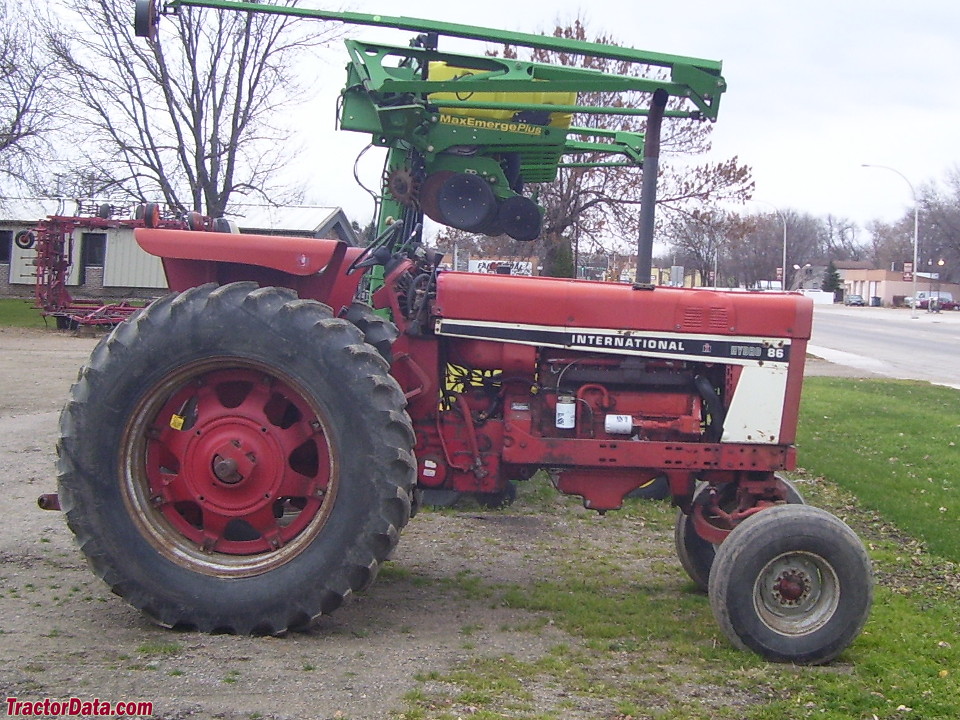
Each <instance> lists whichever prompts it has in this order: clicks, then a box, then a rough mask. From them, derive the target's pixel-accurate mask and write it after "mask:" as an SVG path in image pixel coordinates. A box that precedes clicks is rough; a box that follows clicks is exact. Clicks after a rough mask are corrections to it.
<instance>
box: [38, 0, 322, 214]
mask: <svg viewBox="0 0 960 720" xmlns="http://www.w3.org/2000/svg"><path fill="white" fill-rule="evenodd" d="M65 2H66V3H67V5H68V6H69V8H70V9H71V10H72V11H73V12H74V13H75V14H76V21H75V22H74V23H73V24H72V25H71V27H70V28H69V29H63V28H60V29H56V30H51V32H49V33H48V37H49V40H50V44H51V47H52V48H53V51H54V53H55V55H56V58H57V60H58V63H59V67H60V69H61V70H62V73H63V79H64V81H65V82H67V83H69V84H70V86H71V89H72V91H73V94H74V95H75V97H76V98H77V108H76V112H75V113H74V115H73V123H72V125H73V128H74V130H75V131H76V132H77V136H78V138H82V140H78V142H77V143H76V147H77V152H78V154H79V157H78V162H77V163H76V167H77V168H78V169H79V170H80V171H81V172H82V173H84V175H85V176H86V177H101V178H103V187H102V188H101V191H102V192H104V193H106V192H109V193H111V194H118V193H119V194H123V195H126V196H129V197H132V198H136V199H140V198H151V197H153V198H155V197H157V196H160V197H162V198H163V200H164V202H165V203H166V204H167V205H168V206H169V207H170V208H173V209H176V210H180V211H183V210H196V211H201V212H205V213H206V214H208V215H212V216H215V217H216V216H220V215H222V214H223V213H224V212H225V211H226V209H227V207H228V205H229V203H230V200H231V198H232V197H233V195H234V194H239V195H249V194H254V195H258V196H260V198H261V199H263V200H266V201H268V202H272V201H290V200H291V199H292V198H291V192H293V189H292V188H291V187H289V186H288V185H285V184H284V183H285V182H289V181H288V180H285V179H283V178H281V177H280V176H279V175H278V171H279V170H280V169H281V168H282V167H283V165H284V163H285V162H286V160H287V159H288V157H289V155H291V154H292V153H291V152H289V151H288V149H287V148H288V147H289V143H288V139H289V136H290V131H289V130H288V129H287V128H285V127H284V124H283V119H284V118H287V117H289V115H290V107H291V104H292V103H293V102H294V101H295V99H296V98H297V96H298V94H302V88H301V87H300V85H299V84H298V82H297V80H296V78H295V59H296V58H297V57H298V56H300V55H301V54H302V53H303V51H305V50H307V49H309V48H312V47H315V46H317V45H320V44H323V43H325V42H327V41H328V40H330V39H331V38H332V37H334V36H335V35H336V34H337V32H335V31H334V30H332V29H331V26H329V25H327V24H321V23H317V22H306V21H303V20H298V19H296V18H291V17H288V16H283V15H273V14H259V13H240V12H236V11H220V10H211V9H196V8H181V9H180V10H179V12H178V14H177V15H176V16H175V17H173V18H164V19H163V20H162V22H161V27H160V41H159V42H149V41H147V40H144V39H141V38H136V37H134V36H133V25H132V13H133V10H132V3H130V2H127V1H125V0H65ZM284 4H287V5H295V4H297V0H286V2H285V3H284Z"/></svg>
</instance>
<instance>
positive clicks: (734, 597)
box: [710, 505, 873, 665]
mask: <svg viewBox="0 0 960 720" xmlns="http://www.w3.org/2000/svg"><path fill="white" fill-rule="evenodd" d="M872 601H873V574H872V570H871V566H870V559H869V557H868V556H867V552H866V550H865V549H864V547H863V543H861V542H860V539H859V538H858V537H857V536H856V534H855V533H854V532H853V531H852V530H851V529H850V528H849V527H847V525H846V524H845V523H844V522H843V521H842V520H840V519H839V518H837V517H834V516H833V515H831V514H830V513H828V512H826V511H825V510H821V509H819V508H815V507H810V506H809V505H780V506H777V507H773V508H769V509H767V510H763V511H761V512H759V513H757V514H756V515H754V516H752V517H750V518H748V519H747V520H745V521H744V522H743V523H741V524H740V525H738V526H737V527H736V528H735V529H734V530H733V532H731V533H730V535H729V536H728V537H727V539H726V540H724V541H723V543H721V544H720V546H719V547H718V548H717V556H716V559H715V560H714V563H713V569H712V570H711V572H710V607H711V608H712V610H713V614H714V617H715V618H716V619H717V622H718V624H719V625H720V628H721V629H722V630H723V632H724V634H725V635H726V636H727V637H728V638H729V639H730V641H731V642H732V643H733V644H734V645H736V646H737V647H740V648H742V649H745V650H752V651H753V652H756V653H757V654H759V655H761V656H762V657H764V658H766V659H767V660H772V661H774V662H788V663H796V664H798V665H819V664H822V663H826V662H830V661H831V660H833V659H834V658H836V657H837V655H839V654H840V653H841V652H842V651H843V650H844V649H845V648H846V647H847V646H848V645H850V643H851V642H853V640H854V639H855V638H856V637H857V635H859V634H860V631H861V630H862V629H863V625H864V623H865V622H866V621H867V616H868V615H869V613H870V606H871V603H872Z"/></svg>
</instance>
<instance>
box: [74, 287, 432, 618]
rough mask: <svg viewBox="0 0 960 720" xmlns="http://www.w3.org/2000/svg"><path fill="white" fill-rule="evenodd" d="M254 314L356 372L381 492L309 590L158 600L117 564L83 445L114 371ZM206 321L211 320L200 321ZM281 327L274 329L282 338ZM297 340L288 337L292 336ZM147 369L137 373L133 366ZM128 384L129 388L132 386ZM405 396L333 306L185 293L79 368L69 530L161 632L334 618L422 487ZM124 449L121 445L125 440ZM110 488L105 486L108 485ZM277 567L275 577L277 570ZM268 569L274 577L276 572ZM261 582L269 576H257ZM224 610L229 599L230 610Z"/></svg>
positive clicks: (250, 290) (220, 291) (153, 308)
mask: <svg viewBox="0 0 960 720" xmlns="http://www.w3.org/2000/svg"><path fill="white" fill-rule="evenodd" d="M211 317H213V318H220V317H222V318H228V319H232V320H238V319H241V318H243V317H246V318H248V321H249V322H250V323H251V324H252V325H251V326H252V327H260V326H263V327H270V326H273V327H280V328H282V329H283V330H282V331H276V332H282V334H283V336H284V337H283V338H279V339H278V344H280V345H282V344H283V342H282V341H283V340H290V342H291V343H293V344H296V345H297V347H296V348H291V347H287V348H282V347H281V348H279V349H278V350H277V352H279V353H281V357H282V356H283V353H290V352H293V351H294V349H297V350H301V351H302V349H303V348H309V349H310V350H311V351H316V352H317V353H319V355H320V357H318V358H316V359H315V360H311V362H315V363H316V364H317V366H318V367H317V370H318V371H322V368H323V367H324V366H327V367H329V366H332V365H334V364H336V365H340V366H345V367H348V368H349V372H350V374H351V380H350V381H351V383H352V384H354V385H355V386H356V387H358V388H361V389H362V392H363V394H364V396H365V397H368V398H369V407H368V408H367V412H366V420H365V422H367V423H370V427H371V432H372V433H376V434H377V435H378V436H379V437H382V438H383V439H384V442H383V443H380V444H378V446H377V448H372V449H371V455H370V456H369V457H368V458H367V459H366V462H367V464H368V465H369V466H370V467H371V468H372V470H371V474H373V473H374V472H375V473H376V475H377V477H378V478H379V481H378V482H377V485H376V488H377V490H376V492H377V493H378V495H379V497H378V498H377V500H376V502H375V503H373V508H372V509H370V510H369V511H368V513H367V514H366V515H365V516H364V517H362V518H359V519H358V522H360V523H361V525H362V527H361V528H360V529H359V530H358V532H357V539H358V541H357V542H356V543H355V544H354V545H352V546H351V547H350V548H349V549H348V550H347V551H346V554H345V560H344V561H343V563H342V567H341V568H340V569H339V571H338V572H331V573H329V576H328V577H323V578H321V577H317V578H313V579H312V580H313V581H314V582H312V583H302V585H303V587H302V588H301V590H302V591H301V592H296V593H291V592H286V593H283V592H278V593H277V595H276V602H274V603H271V604H270V605H271V606H270V607H262V608H260V609H258V610H256V611H249V610H246V611H242V612H236V611H231V610H230V609H229V608H224V609H223V610H222V611H220V612H217V611H212V610H210V609H209V607H208V608H207V609H204V610H197V609H195V608H193V607H190V606H187V604H186V603H183V602H177V601H176V600H174V599H171V597H162V596H160V595H159V594H158V593H157V592H155V591H154V590H152V589H150V588H148V587H146V586H145V584H144V583H141V582H138V578H137V572H134V571H132V570H131V569H130V568H129V567H128V566H127V563H129V562H131V560H130V559H129V558H124V557H121V556H120V554H119V553H118V551H117V548H116V547H112V545H115V543H112V542H111V538H110V535H111V532H112V530H111V528H109V527H104V521H103V515H102V514H101V513H100V509H99V507H98V506H99V505H100V504H101V503H103V502H104V500H103V498H102V497H101V496H100V492H99V491H98V489H97V484H98V482H97V476H98V475H99V474H103V472H104V469H103V468H99V467H91V466H90V462H89V457H91V455H90V454H89V453H85V450H84V448H85V447H86V446H87V444H88V443H90V442H91V441H92V439H93V438H94V437H95V436H98V435H100V434H101V433H102V431H104V430H106V431H107V432H109V429H105V428H92V427H91V423H92V422H94V421H95V420H96V417H97V415H98V413H99V412H100V411H99V410H98V408H99V407H100V406H101V404H102V403H104V402H105V401H106V398H105V395H106V394H107V393H108V392H109V389H110V386H111V385H114V384H115V382H116V376H117V374H118V372H123V371H124V368H128V369H127V370H126V372H127V373H128V374H129V373H133V376H134V377H135V376H136V375H137V374H138V373H140V374H145V375H146V374H148V373H149V370H148V368H143V367H142V366H143V365H144V364H145V363H146V359H145V358H144V357H143V353H144V352H148V351H145V350H143V349H142V348H143V346H144V344H145V342H144V339H145V338H151V339H152V340H148V341H147V343H146V344H149V345H151V347H155V346H156V344H157V342H158V341H157V338H158V337H161V338H162V337H164V336H169V337H174V336H175V335H176V334H177V333H186V335H187V336H188V337H190V336H199V334H200V333H201V331H202V329H203V328H204V327H209V326H210V321H209V320H207V321H205V320H204V318H211ZM204 323H206V325H205V324H204ZM276 332H275V333H274V334H275V335H276ZM288 336H292V337H293V339H292V340H291V339H290V337H288ZM133 367H136V368H139V369H129V368H133ZM130 382H133V380H131V381H130ZM404 408H405V400H404V397H403V394H402V392H401V391H400V389H399V387H398V386H397V384H396V382H395V381H393V379H392V378H391V377H390V376H389V375H387V373H386V363H385V362H384V360H383V358H382V357H381V355H380V353H379V352H378V351H377V350H375V349H374V348H373V347H371V346H370V345H369V344H367V343H365V342H364V340H363V336H362V335H361V333H360V332H359V331H358V330H357V328H355V327H354V326H353V325H352V324H350V323H349V322H347V321H344V320H338V319H335V318H333V317H331V311H330V309H329V308H328V307H326V306H324V305H322V304H320V303H316V302H313V301H306V300H300V299H298V298H297V296H296V295H295V293H293V292H292V291H289V290H286V289H278V288H259V287H258V286H257V285H256V284H255V283H245V282H241V283H232V284H230V285H225V286H222V287H219V286H216V285H204V286H200V287H195V288H192V289H190V290H187V291H185V292H183V293H180V294H174V295H168V296H166V297H164V298H162V299H160V300H158V301H156V302H154V303H152V304H151V305H150V306H149V307H148V308H146V309H145V310H144V311H143V312H141V313H139V314H137V315H136V316H134V317H132V318H130V319H129V320H128V321H127V322H125V323H122V324H121V325H119V326H117V328H115V329H114V331H113V332H112V333H111V334H110V335H108V336H107V337H105V338H104V339H103V340H102V341H101V342H100V343H99V345H98V346H97V347H96V349H95V350H94V351H93V353H92V355H91V357H90V360H89V362H88V364H87V365H86V366H85V367H84V368H83V369H82V370H81V371H80V373H79V376H78V380H77V382H76V384H74V386H73V387H72V389H71V393H70V398H69V400H68V402H67V404H66V406H65V407H64V409H63V411H62V413H61V417H60V440H59V442H58V445H57V454H58V461H57V469H58V478H59V492H60V498H61V505H62V507H63V510H64V513H65V515H66V519H67V524H68V526H69V528H70V529H71V531H72V532H73V533H74V535H75V536H76V541H77V543H78V545H79V547H80V549H81V551H82V552H83V553H84V555H85V556H86V557H87V559H88V561H89V564H90V565H91V567H92V568H93V571H94V572H95V574H96V575H97V576H98V577H100V578H101V579H102V580H103V581H104V582H105V583H106V584H107V585H108V586H109V587H110V589H111V590H112V591H113V592H114V593H116V594H117V595H119V596H121V597H123V598H125V599H126V600H127V601H128V602H129V603H130V604H132V605H133V606H135V607H137V608H139V609H140V610H141V611H143V612H144V613H145V614H146V615H148V616H150V617H151V619H153V620H154V621H155V622H157V623H158V624H160V625H164V626H170V627H172V626H184V627H191V628H196V629H198V630H201V631H205V632H229V633H238V634H279V633H283V632H285V631H287V630H288V629H297V628H302V627H305V626H307V625H309V624H310V623H311V622H312V621H313V620H315V619H316V618H317V617H318V616H319V615H321V614H326V613H329V612H332V611H333V610H335V609H336V608H337V607H339V606H340V605H341V604H342V602H343V601H344V599H345V598H346V597H347V596H349V595H350V594H351V593H353V592H357V591H360V590H362V589H364V588H365V587H367V586H368V585H369V584H370V583H371V582H372V581H373V579H374V578H375V577H376V575H377V571H378V569H379V566H380V564H381V563H382V562H383V561H384V560H385V559H386V558H387V556H388V555H389V553H390V552H391V551H392V550H393V548H394V546H395V545H396V544H397V541H398V539H399V535H400V530H401V529H402V528H403V527H404V526H405V525H406V523H407V521H408V520H409V517H410V496H411V492H412V490H413V486H414V482H415V472H416V464H415V461H414V458H413V453H412V448H413V445H414V442H415V440H414V433H413V428H412V425H411V422H410V419H409V417H408V415H407V413H406V412H405V410H404ZM117 442H118V443H119V441H117ZM101 485H102V483H101ZM270 572H271V573H272V572H275V571H270ZM268 574H269V573H268ZM259 577H261V578H262V577H264V576H259ZM224 605H226V603H224Z"/></svg>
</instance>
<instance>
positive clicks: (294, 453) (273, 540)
mask: <svg viewBox="0 0 960 720" xmlns="http://www.w3.org/2000/svg"><path fill="white" fill-rule="evenodd" d="M330 465H331V461H330V452H329V448H328V445H327V442H326V438H325V436H324V434H323V426H322V423H321V422H320V420H319V418H318V417H317V414H316V412H314V411H313V410H311V408H310V406H309V405H308V404H307V402H306V401H305V400H304V399H303V398H302V397H301V396H300V395H299V394H298V393H297V392H296V391H295V390H294V389H293V388H291V387H290V386H289V385H287V384H285V383H283V382H281V381H279V380H278V379H276V378H272V377H269V376H266V375H264V373H262V372H258V371H255V370H244V369H240V370H214V371H212V372H207V373H204V374H202V375H199V376H194V377H192V378H190V380H189V382H187V383H184V384H182V385H181V386H180V387H179V388H178V389H176V390H175V391H174V393H173V395H172V396H171V397H170V399H169V400H168V401H167V402H166V403H164V404H163V406H162V407H161V409H160V412H159V413H157V415H156V417H155V418H154V420H153V422H152V424H151V425H150V428H149V430H148V431H147V448H146V476H147V482H148V485H149V492H150V501H151V503H152V504H153V506H154V507H155V508H157V509H158V510H159V512H160V513H162V514H163V516H164V518H165V519H166V521H167V522H168V523H170V524H171V525H172V526H173V528H174V529H175V530H176V531H177V532H178V533H180V534H181V535H183V536H184V537H186V538H187V539H188V540H190V541H191V542H194V543H196V544H197V545H199V546H200V547H201V548H202V549H203V550H206V551H211V552H214V551H215V552H219V553H225V554H233V555H251V554H257V553H263V552H268V551H270V550H274V549H277V548H279V547H281V546H283V545H285V544H286V543H288V542H290V541H291V540H292V539H293V538H295V537H296V536H297V535H298V534H299V533H300V532H302V531H303V529H304V528H305V527H306V526H307V525H309V524H310V521H311V520H312V519H313V518H315V517H316V516H317V514H318V513H319V512H320V509H321V507H322V506H323V503H324V500H325V496H326V494H327V490H328V487H329V482H330Z"/></svg>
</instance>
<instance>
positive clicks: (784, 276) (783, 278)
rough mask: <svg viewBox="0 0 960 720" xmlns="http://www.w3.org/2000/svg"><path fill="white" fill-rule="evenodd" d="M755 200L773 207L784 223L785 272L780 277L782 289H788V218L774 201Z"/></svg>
mask: <svg viewBox="0 0 960 720" xmlns="http://www.w3.org/2000/svg"><path fill="white" fill-rule="evenodd" d="M753 201H754V202H758V203H761V204H763V205H768V206H769V207H772V208H773V211H774V212H775V213H776V214H777V217H778V218H780V222H782V223H783V274H782V276H781V278H780V289H781V290H786V289H787V219H786V218H785V217H784V216H783V215H782V214H781V213H780V210H779V209H778V208H777V206H776V205H774V204H773V203H769V202H767V201H766V200H757V199H756V198H754V199H753Z"/></svg>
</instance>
